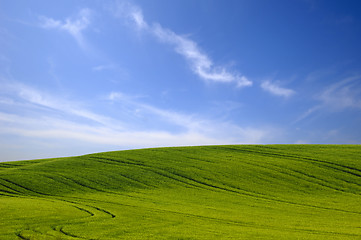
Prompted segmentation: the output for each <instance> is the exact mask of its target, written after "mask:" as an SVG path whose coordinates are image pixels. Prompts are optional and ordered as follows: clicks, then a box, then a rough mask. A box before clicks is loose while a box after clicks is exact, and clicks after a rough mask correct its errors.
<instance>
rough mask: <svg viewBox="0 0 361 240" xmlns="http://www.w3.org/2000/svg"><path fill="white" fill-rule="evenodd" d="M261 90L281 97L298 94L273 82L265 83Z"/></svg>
mask: <svg viewBox="0 0 361 240" xmlns="http://www.w3.org/2000/svg"><path fill="white" fill-rule="evenodd" d="M261 88H262V89H263V90H265V91H267V92H269V93H271V94H273V95H276V96H280V97H286V98H287V97H290V96H292V95H294V94H295V93H296V92H295V91H294V90H292V89H287V88H282V87H280V86H278V85H276V84H275V83H272V82H271V81H264V82H263V83H262V84H261Z"/></svg>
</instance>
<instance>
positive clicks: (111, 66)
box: [93, 64, 116, 72]
mask: <svg viewBox="0 0 361 240" xmlns="http://www.w3.org/2000/svg"><path fill="white" fill-rule="evenodd" d="M115 68H116V66H115V65H114V64H107V65H98V66H95V67H93V71H96V72H101V71H104V70H111V69H115Z"/></svg>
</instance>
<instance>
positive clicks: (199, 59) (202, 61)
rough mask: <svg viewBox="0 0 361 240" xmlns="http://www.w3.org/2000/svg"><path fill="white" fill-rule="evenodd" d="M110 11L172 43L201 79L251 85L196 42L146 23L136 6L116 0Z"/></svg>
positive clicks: (246, 79) (156, 24) (140, 28)
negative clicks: (210, 55)
mask: <svg viewBox="0 0 361 240" xmlns="http://www.w3.org/2000/svg"><path fill="white" fill-rule="evenodd" d="M111 11H112V13H113V14H114V16H115V17H118V18H123V19H126V20H127V21H128V22H130V23H132V24H133V25H134V26H135V27H136V29H138V30H142V31H147V32H149V33H151V34H152V35H153V36H155V37H156V38H157V39H158V40H160V41H161V42H164V43H167V44H169V45H172V46H173V47H174V50H175V51H176V52H177V53H178V54H180V55H181V56H183V57H184V58H185V59H186V60H187V61H188V63H189V64H190V66H191V69H192V71H193V72H194V73H195V74H196V75H198V77H200V78H201V79H203V80H205V81H208V82H221V83H230V82H233V83H235V84H236V85H237V86H238V87H245V86H251V85H252V81H250V80H249V79H248V78H247V77H246V76H244V75H242V74H240V73H238V72H236V71H230V70H228V69H227V68H225V67H223V66H216V65H215V64H214V63H213V61H212V60H211V58H210V57H209V56H208V55H207V54H206V53H205V52H204V51H202V50H201V49H200V47H198V45H197V43H196V42H194V41H192V40H190V39H189V38H187V37H185V36H182V35H179V34H176V33H175V32H173V31H171V30H170V29H167V28H164V27H162V26H161V25H160V24H159V23H154V24H148V23H147V22H146V21H145V20H144V16H143V13H142V10H141V8H139V7H138V6H136V5H133V4H130V3H129V2H126V1H118V2H116V4H115V7H114V8H112V10H111Z"/></svg>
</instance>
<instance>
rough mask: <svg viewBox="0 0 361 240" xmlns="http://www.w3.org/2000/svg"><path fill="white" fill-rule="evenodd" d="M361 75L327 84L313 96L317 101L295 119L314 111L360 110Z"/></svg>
mask: <svg viewBox="0 0 361 240" xmlns="http://www.w3.org/2000/svg"><path fill="white" fill-rule="evenodd" d="M360 80H361V76H360V75H356V76H352V77H349V78H345V79H343V80H340V81H338V82H336V83H334V84H331V85H329V86H328V87H326V88H325V89H323V90H322V91H321V92H319V93H318V94H317V95H316V96H315V100H317V101H318V103H317V104H316V105H315V106H313V107H311V108H309V109H308V110H307V111H306V112H304V113H303V114H302V115H301V116H300V117H299V118H298V119H297V120H296V121H295V123H296V122H299V121H301V120H304V119H306V118H308V117H309V116H311V115H313V114H314V113H316V112H320V111H323V112H341V111H344V110H346V109H356V110H361V84H360Z"/></svg>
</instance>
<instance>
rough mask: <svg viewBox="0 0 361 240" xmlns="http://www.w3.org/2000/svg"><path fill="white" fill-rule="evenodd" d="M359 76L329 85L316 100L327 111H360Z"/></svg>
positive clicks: (360, 89) (360, 91) (360, 88)
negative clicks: (350, 109)
mask: <svg viewBox="0 0 361 240" xmlns="http://www.w3.org/2000/svg"><path fill="white" fill-rule="evenodd" d="M360 79H361V76H353V77H350V78H346V79H344V80H342V81H339V82H337V83H335V84H332V85H330V86H329V87H327V88H326V89H325V90H324V91H322V92H321V93H320V94H319V95H318V97H317V99H319V100H320V101H321V102H322V104H323V106H324V107H326V108H328V109H329V110H336V111H339V110H343V109H346V108H356V109H361V85H360V83H359V81H357V80H360Z"/></svg>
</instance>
